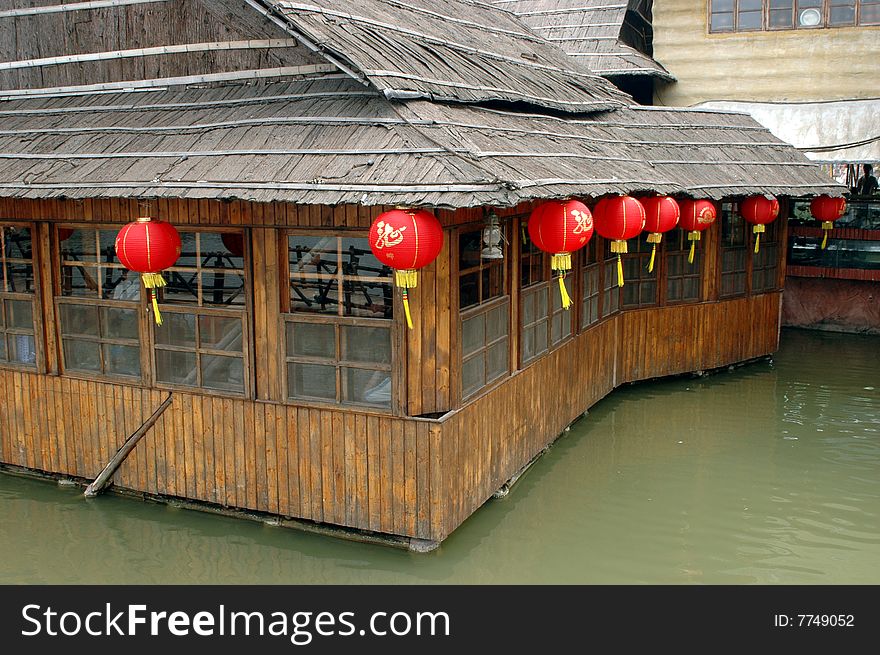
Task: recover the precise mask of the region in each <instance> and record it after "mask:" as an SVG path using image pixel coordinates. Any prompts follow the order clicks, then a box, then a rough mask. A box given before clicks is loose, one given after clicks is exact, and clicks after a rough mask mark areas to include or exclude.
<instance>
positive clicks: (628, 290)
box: [614, 235, 660, 309]
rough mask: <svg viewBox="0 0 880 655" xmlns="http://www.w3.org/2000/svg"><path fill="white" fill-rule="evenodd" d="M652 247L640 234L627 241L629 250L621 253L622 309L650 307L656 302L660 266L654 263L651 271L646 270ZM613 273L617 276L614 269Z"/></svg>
mask: <svg viewBox="0 0 880 655" xmlns="http://www.w3.org/2000/svg"><path fill="white" fill-rule="evenodd" d="M652 247H653V244H650V243H648V242H647V241H646V240H645V239H644V237H643V236H642V235H639V236H638V237H637V238H635V239H630V240H629V241H628V242H627V249H628V250H629V252H628V253H627V254H625V255H623V279H624V285H623V294H622V296H623V297H622V304H623V307H624V309H633V308H635V307H651V306H653V305H656V304H657V303H658V291H659V285H658V284H657V279H658V276H659V274H660V267H659V266H657V265H656V264H655V266H654V270H653V272H651V273H649V272H648V262H649V261H650V259H651V249H652ZM614 275H615V277H616V276H617V272H616V271H615V273H614Z"/></svg>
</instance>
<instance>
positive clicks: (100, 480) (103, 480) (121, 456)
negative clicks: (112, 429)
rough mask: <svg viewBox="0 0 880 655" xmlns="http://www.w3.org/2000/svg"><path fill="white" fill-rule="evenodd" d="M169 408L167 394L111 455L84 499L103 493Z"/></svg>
mask: <svg viewBox="0 0 880 655" xmlns="http://www.w3.org/2000/svg"><path fill="white" fill-rule="evenodd" d="M170 406H171V394H170V393H169V394H168V397H167V398H166V399H165V400H163V401H162V404H161V405H159V407H157V408H156V411H155V412H153V414H152V416H150V418H148V419H147V420H146V421H145V422H144V424H143V425H142V426H141V427H139V428H138V429H137V430H136V431H135V432H134V434H132V435H131V436H130V437H129V438H128V439H126V440H125V443H124V444H122V446H121V447H120V448H119V450H117V451H116V454H115V455H113V458H112V459H111V460H110V461H109V462H108V463H107V466H105V467H104V470H103V471H101V472H100V473H99V474H98V477H97V478H95V481H94V482H92V483H91V484H90V485H89V486H88V487H86V490H85V492H84V495H85V496H86V498H94V497H95V496H97V495H98V494H99V493H101V492H102V491H104V489H105V488H106V487H107V486H108V485H109V484H110V479H111V478H112V477H113V474H114V473H116V469H118V468H119V467H120V466H121V465H122V462H124V461H125V458H126V457H128V454H129V453H130V452H131V451H132V450H134V447H135V446H137V444H138V442H139V441H140V440H141V438H142V437H143V436H144V435H145V434H146V433H147V432H149V431H150V428H151V427H153V425H155V423H156V421H158V420H159V417H160V416H162V414H163V413H164V412H165V410H166V409H168V408H169V407H170Z"/></svg>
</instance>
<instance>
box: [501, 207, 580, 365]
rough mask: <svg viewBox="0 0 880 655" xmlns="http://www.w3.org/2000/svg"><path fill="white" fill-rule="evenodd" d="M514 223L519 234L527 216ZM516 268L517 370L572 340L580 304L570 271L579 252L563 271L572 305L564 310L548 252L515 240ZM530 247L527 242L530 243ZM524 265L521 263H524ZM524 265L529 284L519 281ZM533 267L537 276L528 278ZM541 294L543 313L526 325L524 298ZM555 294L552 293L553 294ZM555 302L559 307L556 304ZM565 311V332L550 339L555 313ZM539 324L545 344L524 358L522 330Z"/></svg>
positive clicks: (573, 267)
mask: <svg viewBox="0 0 880 655" xmlns="http://www.w3.org/2000/svg"><path fill="white" fill-rule="evenodd" d="M519 223H520V224H519V226H518V233H519V234H520V235H522V234H524V232H523V228H524V227H525V226H526V224H527V223H528V217H525V218H520V219H519ZM518 245H519V270H518V271H517V274H516V275H515V276H514V279H516V280H517V282H518V284H519V307H518V311H517V314H518V317H519V321H518V328H519V336H518V342H519V353H518V355H517V362H518V366H519V368H520V369H523V368H525V367H527V366H529V365H530V364H532V363H533V362H535V361H537V360H539V359H540V358H541V357H542V356H544V355H548V354H549V353H551V352H553V351H554V350H556V349H557V348H559V347H560V346H561V345H562V344H564V343H565V342H566V341H569V340H570V339H572V338H573V337H574V336H575V335H576V334H577V333H578V326H579V324H580V321H579V317H580V311H581V310H580V304H579V296H580V285H579V284H578V280H577V278H578V276H577V275H575V274H573V273H572V271H578V270H579V266H578V264H577V257H578V255H579V251H577V252H574V253H572V257H573V258H574V259H575V261H573V262H572V271H569V272H568V274H566V276H565V279H566V289H567V290H568V294H569V296H570V297H571V299H572V305H571V307H569V308H568V309H567V310H566V309H563V308H562V305H561V298H560V295H559V282H557V276H555V275H554V274H553V271H551V270H550V254H549V253H546V252H543V251H541V250H538V249H531V248H530V250H529V252H524V249H523V246H524V245H525V242H524V241H523V240H522V239H520V240H519V244H518ZM530 246H531V243H530ZM535 260H537V261H538V263H537V265H536V264H535ZM526 261H527V262H528V264H525V262H526ZM524 265H525V266H528V270H529V276H528V279H529V283H528V284H526V285H525V286H524V285H523V284H522V282H523V267H524ZM533 270H538V271H539V273H538V276H537V277H536V279H535V280H534V281H532V275H531V272H532V271H533ZM541 293H543V294H545V296H546V299H545V300H546V303H547V313H546V314H544V315H542V316H535V317H534V320H533V321H532V322H530V323H528V324H525V323H524V322H523V321H524V320H525V319H524V317H525V312H524V311H523V308H524V306H525V302H526V298H527V297H528V296H531V295H537V294H541ZM554 293H555V295H554ZM557 302H558V303H559V306H558V307H557ZM565 312H568V313H569V316H568V332H567V333H566V334H565V335H563V336H562V338H560V339H554V338H553V322H554V320H556V318H557V317H559V316H564V313H565ZM540 323H545V324H546V329H547V341H546V343H547V346H546V348H545V349H544V350H541V351H540V352H536V353H535V354H534V355H532V356H531V357H529V358H528V359H526V357H525V351H524V350H523V347H522V344H523V343H524V342H525V339H524V335H525V332H526V330H528V329H529V328H532V327H534V326H536V325H539V324H540Z"/></svg>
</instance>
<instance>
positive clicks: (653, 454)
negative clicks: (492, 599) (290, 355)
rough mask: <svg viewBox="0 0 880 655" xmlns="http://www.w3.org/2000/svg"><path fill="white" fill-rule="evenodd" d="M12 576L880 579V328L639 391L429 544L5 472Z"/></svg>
mask: <svg viewBox="0 0 880 655" xmlns="http://www.w3.org/2000/svg"><path fill="white" fill-rule="evenodd" d="M0 553H2V558H0V583H99V584H104V583H127V584H128V583H131V584H134V583H182V584H200V583H232V584H235V583H270V584H271V583H285V584H287V583H289V584H303V583H319V584H321V583H422V582H427V583H610V584H621V583H624V584H628V583H673V584H674V583H709V584H729V583H734V584H737V583H760V584H768V583H769V584H773V583H787V584H788V583H790V584H800V583H816V584H844V583H857V584H878V583H880V566H878V562H880V338H878V337H867V336H852V335H836V334H826V333H815V332H806V331H794V330H791V331H784V332H783V338H782V348H781V350H780V352H779V353H777V355H776V356H775V359H774V362H773V363H770V362H760V363H756V364H752V365H749V366H746V367H743V368H740V369H737V370H735V371H732V372H727V373H723V374H719V375H714V376H710V377H705V378H700V379H691V378H680V379H674V380H666V381H661V382H652V383H646V384H639V385H634V386H628V387H625V388H623V389H620V390H618V391H616V392H615V393H614V394H612V395H611V396H610V397H608V398H606V399H605V400H604V401H602V402H600V403H599V404H598V405H596V406H595V407H594V408H593V409H592V410H591V412H590V415H589V417H588V418H587V419H584V420H581V421H579V422H578V423H577V424H575V425H574V426H573V427H572V430H571V432H570V433H568V434H567V435H566V436H565V437H564V438H563V439H561V440H560V441H558V442H557V443H556V445H555V446H554V447H553V448H552V449H551V450H550V452H549V453H548V454H547V455H546V456H545V457H544V458H542V459H541V460H540V461H539V462H538V463H537V464H536V465H535V466H534V467H533V468H532V469H531V470H530V471H529V472H528V473H527V474H526V476H525V477H524V478H523V479H522V480H521V481H520V482H519V483H518V484H517V485H516V486H515V487H514V489H513V491H512V492H511V494H510V495H509V496H508V497H507V498H505V499H503V500H492V501H489V502H488V503H487V504H486V505H485V506H484V507H483V508H481V509H480V510H479V511H478V512H477V513H476V514H475V515H474V516H473V517H471V518H470V519H469V520H468V521H467V522H466V523H465V524H464V525H463V526H461V527H460V528H459V529H458V530H457V531H456V532H455V533H454V534H453V535H452V536H451V537H450V538H449V539H448V540H447V541H446V542H445V543H444V544H443V545H442V546H441V548H440V549H439V550H437V551H435V552H433V553H430V554H428V555H416V554H411V553H407V552H403V551H398V550H392V549H388V548H383V547H379V546H369V545H363V544H356V543H349V542H344V541H338V540H335V539H332V538H328V537H321V536H315V535H308V534H301V533H298V532H295V531H292V530H286V529H283V528H273V527H270V526H266V525H262V524H259V523H252V522H249V521H243V520H235V519H227V518H223V517H218V516H213V515H206V514H202V513H199V512H193V511H188V510H180V509H173V508H168V507H165V506H161V505H154V504H148V503H142V502H139V501H136V500H131V499H126V498H119V497H114V496H104V497H101V498H98V499H94V500H89V501H87V500H85V499H84V498H83V496H82V494H81V490H79V489H74V488H60V487H57V486H55V485H54V484H52V483H48V482H39V481H32V480H27V479H21V478H18V477H12V476H8V475H2V474H0Z"/></svg>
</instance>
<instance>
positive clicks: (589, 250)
mask: <svg viewBox="0 0 880 655" xmlns="http://www.w3.org/2000/svg"><path fill="white" fill-rule="evenodd" d="M598 243H599V242H598V238H597V237H595V236H594V237H593V238H592V239H590V241H589V242H588V243H587V245H586V246H584V247H583V248H582V249H581V250H579V251H578V282H579V283H580V293H579V294H578V297H579V300H580V307H579V308H578V324H579V325H580V329H579V332H583V331H585V330H588V329H590V328H591V327H592V326H594V325H596V324H597V323H599V321H601V320H602V282H603V280H602V269H603V267H604V266H603V262H600V261H599V259H598V257H597V256H596V252H597V250H598V247H599V245H598ZM588 274H590V275H592V274H595V276H596V285H595V291H591V290H590V284H588V283H587V275H588ZM593 298H595V299H596V316H595V317H593V318H592V319H590V317H588V316H587V315H586V312H587V308H588V307H590V306H591V305H592V300H593Z"/></svg>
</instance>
